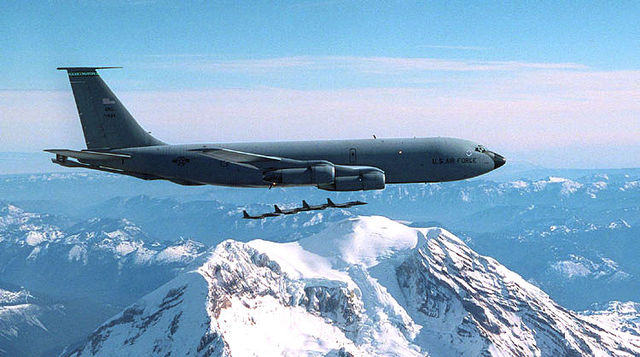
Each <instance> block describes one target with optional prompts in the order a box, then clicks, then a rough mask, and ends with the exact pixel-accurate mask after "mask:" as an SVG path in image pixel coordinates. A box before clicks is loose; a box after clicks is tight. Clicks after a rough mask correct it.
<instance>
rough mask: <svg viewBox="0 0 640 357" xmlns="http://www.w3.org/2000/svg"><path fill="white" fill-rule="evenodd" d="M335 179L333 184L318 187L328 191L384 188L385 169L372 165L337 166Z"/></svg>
mask: <svg viewBox="0 0 640 357" xmlns="http://www.w3.org/2000/svg"><path fill="white" fill-rule="evenodd" d="M335 173H336V176H335V180H334V182H333V183H332V184H319V185H318V188H320V189H323V190H327V191H362V190H381V189H383V188H384V184H385V183H384V181H385V177H384V171H382V170H380V169H378V168H376V167H370V166H360V167H349V166H336V167H335Z"/></svg>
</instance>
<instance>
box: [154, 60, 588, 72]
mask: <svg viewBox="0 0 640 357" xmlns="http://www.w3.org/2000/svg"><path fill="white" fill-rule="evenodd" d="M156 66H158V67H168V66H171V67H176V66H180V67H182V68H185V69H190V70H194V71H207V72H234V73H256V72H262V73H265V72H277V71H287V70H302V69H304V70H307V71H322V70H335V69H344V70H347V71H355V72H361V73H397V72H430V71H433V72H435V71H442V72H492V71H493V72H497V71H503V72H504V71H519V70H539V69H558V70H560V69H561V70H585V69H588V68H589V67H587V66H585V65H583V64H579V63H570V62H568V63H544V62H524V61H473V60H449V59H439V58H425V57H415V58H411V57H357V56H319V57H314V56H294V57H277V58H266V59H242V60H216V59H210V58H199V57H195V56H191V57H189V58H187V59H185V58H184V57H183V58H180V57H176V60H175V61H174V62H173V63H171V64H156Z"/></svg>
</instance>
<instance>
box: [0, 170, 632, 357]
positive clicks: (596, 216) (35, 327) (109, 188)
mask: <svg viewBox="0 0 640 357" xmlns="http://www.w3.org/2000/svg"><path fill="white" fill-rule="evenodd" d="M574 174H575V175H565V176H554V175H548V176H541V178H521V179H511V178H509V179H504V180H501V181H487V180H480V179H476V180H469V181H462V182H452V183H445V184H430V185H399V186H395V185H394V186H389V187H388V188H387V189H386V190H384V191H376V192H367V193H342V194H341V193H332V194H331V195H330V196H329V197H331V199H332V200H334V201H336V202H340V201H346V200H354V199H359V200H364V201H367V202H369V204H368V205H366V206H361V207H358V208H355V209H349V210H344V209H332V210H329V209H327V210H324V211H315V212H307V213H300V214H297V215H293V216H286V217H276V218H272V219H267V220H262V221H248V220H243V219H241V218H240V217H241V212H242V210H243V209H246V210H248V211H249V212H251V213H261V212H266V211H270V210H272V209H273V207H272V204H273V203H278V204H279V205H281V206H282V207H283V208H284V207H292V206H295V205H299V204H300V203H299V201H301V200H302V199H306V200H307V201H309V202H310V203H312V204H314V203H322V202H325V200H326V198H327V193H326V192H323V191H319V190H316V189H312V188H309V189H281V188H274V189H272V190H254V189H247V190H239V189H227V188H219V187H203V188H202V187H181V186H178V185H173V184H165V183H159V182H142V181H138V180H133V179H129V178H123V177H118V176H114V175H102V174H85V173H74V174H39V175H6V176H0V200H1V201H0V289H3V291H5V292H6V294H8V295H7V296H14V295H15V294H27V295H25V296H31V297H32V298H33V300H30V298H27V300H28V301H29V302H28V303H25V304H18V303H10V304H9V305H8V306H12V307H11V308H10V309H8V310H7V309H5V310H3V311H5V312H4V313H3V314H2V315H0V324H2V325H0V326H4V327H3V331H5V330H6V331H17V334H13V333H9V334H4V335H2V336H0V356H2V355H3V354H4V355H9V356H12V355H28V356H38V355H46V356H49V355H52V354H55V353H57V352H59V351H61V348H62V347H63V346H64V345H68V344H70V343H74V342H76V341H79V340H81V339H82V338H84V336H86V335H87V334H89V333H90V332H91V330H92V329H93V328H95V327H97V326H99V325H100V324H101V323H102V322H104V321H105V320H106V319H107V318H109V317H110V316H113V314H116V313H117V312H118V311H122V309H124V308H125V307H126V306H127V305H129V304H132V303H135V302H136V301H137V300H138V299H139V298H140V297H142V296H144V295H145V294H148V293H150V292H152V291H153V290H154V289H157V288H158V287H160V286H161V285H162V284H165V283H167V282H168V281H170V280H171V279H173V278H175V277H177V276H182V275H181V274H184V273H185V271H188V270H190V269H196V268H198V267H201V266H202V265H203V264H204V261H205V260H206V259H209V256H210V254H211V252H210V251H209V250H210V249H213V247H216V246H217V245H218V244H219V243H221V242H223V241H226V240H227V239H229V238H232V239H234V241H235V242H236V243H234V244H240V245H241V246H242V244H241V243H242V242H249V241H253V240H254V239H256V238H260V239H263V240H269V241H272V242H284V243H287V242H296V241H299V240H300V239H308V238H306V237H310V236H314V235H318V234H324V233H323V232H327V229H329V228H330V227H334V226H335V225H336V224H342V223H337V222H352V221H351V220H352V219H354V218H355V217H357V216H359V215H385V216H388V217H390V218H392V219H394V220H397V221H400V222H403V223H404V224H406V225H409V226H414V227H435V226H437V227H443V228H444V229H447V230H449V231H451V232H452V233H454V234H455V235H456V236H458V237H460V239H461V240H462V241H464V243H465V244H466V245H467V246H468V247H467V248H466V249H473V250H474V251H477V252H478V253H480V254H483V255H487V256H491V257H493V258H495V259H497V260H498V261H499V262H500V263H501V264H504V266H505V267H506V268H508V269H509V270H511V271H513V272H515V273H517V274H518V275H520V276H522V278H523V279H525V280H526V281H527V282H528V283H531V284H533V285H535V286H537V287H538V288H541V289H542V290H544V291H545V292H546V293H548V294H549V295H550V296H551V298H552V299H553V300H555V301H557V302H558V303H559V304H560V305H562V306H564V307H566V308H569V309H571V310H574V311H582V310H585V312H584V314H585V316H586V315H589V316H590V317H589V318H588V319H587V320H589V319H604V320H602V321H604V323H607V324H608V325H607V326H614V327H615V328H616V329H619V330H622V331H627V332H628V333H629V334H633V333H636V335H637V326H638V320H637V311H638V310H637V306H636V305H635V304H636V303H634V301H635V302H638V301H640V295H639V292H640V265H639V264H638V262H637V252H638V251H640V250H639V248H640V243H639V241H638V237H639V236H640V234H639V233H640V231H639V228H638V227H640V215H639V214H638V213H640V170H612V171H607V172H602V171H577V172H574ZM580 175H582V176H580ZM354 229H355V228H354ZM343 233H344V232H343ZM372 234H373V233H372ZM424 234H426V233H424ZM251 244H252V243H250V244H249V247H251ZM290 244H294V243H290ZM218 249H221V248H220V246H218ZM254 249H255V248H254ZM474 254H475V253H474ZM267 255H268V254H267ZM270 259H272V260H275V261H278V259H275V258H273V257H270ZM278 264H280V265H282V264H284V263H282V262H281V261H278ZM198 269H199V268H198ZM183 277H184V276H183ZM198 279H201V278H198ZM465 279H466V278H465ZM294 280H295V279H294ZM3 294H4V293H3ZM12 294H13V295H12ZM20 296H23V295H20ZM17 301H20V299H18V300H17ZM617 301H625V302H617ZM399 304H400V305H402V306H404V305H403V303H402V302H399ZM18 305H26V306H25V307H24V309H23V308H22V307H20V308H17V307H13V306H18ZM633 309H635V310H633ZM6 311H11V313H9V312H6ZM22 311H25V313H22ZM633 311H635V312H633ZM27 312H28V313H27ZM16 313H17V314H16ZM7 314H8V315H7ZM7 316H11V317H9V318H7ZM16 316H18V317H16ZM19 316H21V317H19ZM65 316H66V317H65ZM72 316H74V318H71V317H72ZM581 316H582V315H581ZM36 321H40V322H41V324H38V323H36ZM598 321H601V320H598ZM416 323H417V322H416ZM598 323H600V322H598ZM40 325H42V326H43V327H44V328H43V327H42V326H40ZM614 327H611V328H614ZM57 331H63V332H64V333H62V332H60V333H58V332H57ZM27 340H28V341H30V342H29V343H25V342H24V341H27ZM34 341H35V342H34ZM407 341H410V339H409V340H407ZM403 343H404V342H403ZM406 343H407V344H411V343H414V342H406ZM74 346H75V347H79V346H80V345H77V344H74ZM421 348H422V347H421ZM572 348H573V347H572ZM603 348H604V347H603ZM607 348H611V346H610V345H609V347H607ZM3 351H4V352H3ZM16 351H17V352H16ZM337 351H338V352H340V349H338V350H337ZM345 351H347V350H345ZM474 351H475V350H474ZM338 352H336V353H338ZM621 355H624V354H621Z"/></svg>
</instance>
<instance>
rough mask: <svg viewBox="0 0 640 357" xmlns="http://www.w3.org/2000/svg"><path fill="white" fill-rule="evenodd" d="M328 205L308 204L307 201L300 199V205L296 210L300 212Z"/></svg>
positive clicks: (316, 209)
mask: <svg viewBox="0 0 640 357" xmlns="http://www.w3.org/2000/svg"><path fill="white" fill-rule="evenodd" d="M327 207H329V205H326V204H324V205H310V204H308V203H307V201H305V200H302V207H301V208H298V210H300V212H306V211H320V210H323V209H325V208H327Z"/></svg>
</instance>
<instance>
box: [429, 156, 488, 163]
mask: <svg viewBox="0 0 640 357" xmlns="http://www.w3.org/2000/svg"><path fill="white" fill-rule="evenodd" d="M477 160H478V159H477V158H475V157H458V158H456V157H449V158H446V159H443V158H441V157H438V158H434V159H431V163H432V164H434V165H446V164H475V163H476V161H477Z"/></svg>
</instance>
